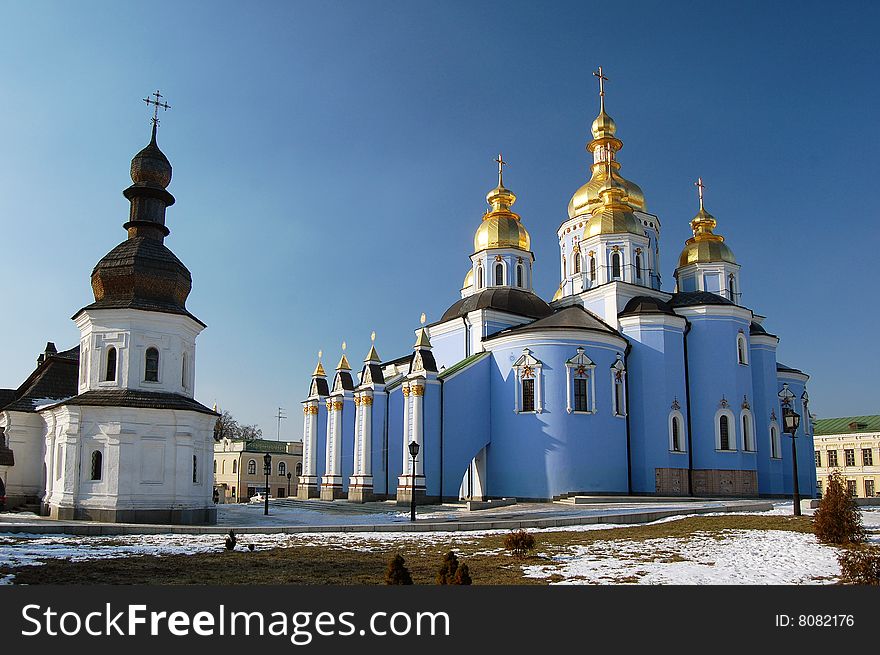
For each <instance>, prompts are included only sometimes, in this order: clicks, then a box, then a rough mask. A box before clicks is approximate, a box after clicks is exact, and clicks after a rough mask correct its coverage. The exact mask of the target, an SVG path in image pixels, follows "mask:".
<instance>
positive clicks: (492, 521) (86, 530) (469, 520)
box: [0, 497, 773, 535]
mask: <svg viewBox="0 0 880 655" xmlns="http://www.w3.org/2000/svg"><path fill="white" fill-rule="evenodd" d="M402 509H405V508H399V507H397V506H396V505H395V504H394V503H393V502H387V503H384V502H377V503H364V504H355V503H347V502H341V501H336V502H330V501H296V500H276V501H273V502H271V503H270V506H269V516H264V515H263V506H262V505H219V506H218V519H217V524H216V525H210V526H192V525H146V524H132V523H98V522H94V521H55V520H51V519H47V518H43V517H39V516H36V515H34V514H25V513H21V514H16V513H10V512H7V513H0V534H4V533H5V534H9V533H18V534H78V535H124V534H223V533H226V532H228V531H229V529H230V528H234V529H235V531H236V532H238V533H241V534H271V533H294V532H413V531H415V532H431V531H442V532H446V531H459V530H515V529H519V528H554V527H563V526H570V525H584V524H591V523H624V524H629V523H649V522H651V521H656V520H658V519H662V518H667V517H670V516H679V515H684V514H708V513H715V512H763V511H768V510H770V509H773V502H771V501H768V500H730V499H725V500H721V499H706V498H702V499H689V498H685V499H682V498H679V499H668V498H664V499H646V498H643V497H640V498H619V499H616V501H615V502H608V499H607V498H603V499H602V500H601V502H596V503H584V504H577V505H574V504H563V503H521V504H517V505H509V506H505V507H497V508H491V509H486V510H480V511H475V512H468V511H466V510H465V508H464V506H463V505H462V504H452V503H449V504H444V505H429V506H421V507H419V508H418V520H417V521H416V522H415V523H412V522H410V520H409V513H408V512H406V511H401V510H402Z"/></svg>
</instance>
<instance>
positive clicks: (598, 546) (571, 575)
mask: <svg viewBox="0 0 880 655" xmlns="http://www.w3.org/2000/svg"><path fill="white" fill-rule="evenodd" d="M568 550H569V551H570V552H569V553H568V554H563V555H556V556H554V557H553V558H552V559H553V564H546V565H545V564H541V565H535V566H526V567H523V570H524V572H525V574H526V576H528V577H535V578H546V577H549V576H551V575H553V574H557V575H560V576H562V580H561V581H559V582H560V583H562V584H619V583H636V584H666V585H668V584H699V585H706V584H816V583H830V582H836V580H837V576H838V575H839V574H840V568H839V566H838V564H837V549H836V548H834V547H832V546H825V545H822V544H820V543H818V542H817V541H816V537H815V536H814V535H811V534H803V533H800V532H790V531H784V530H724V531H722V532H721V533H720V535H719V534H718V533H716V534H712V535H710V534H706V533H696V534H695V535H693V536H691V537H688V538H677V539H672V538H662V539H646V540H643V541H629V540H613V541H598V542H594V543H592V544H590V545H589V546H573V547H570V548H569V549H568Z"/></svg>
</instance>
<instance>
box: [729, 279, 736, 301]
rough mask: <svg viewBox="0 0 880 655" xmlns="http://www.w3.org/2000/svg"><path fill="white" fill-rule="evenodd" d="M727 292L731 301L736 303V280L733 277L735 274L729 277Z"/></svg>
mask: <svg viewBox="0 0 880 655" xmlns="http://www.w3.org/2000/svg"><path fill="white" fill-rule="evenodd" d="M727 292H728V294H729V296H730V300H732V301H734V302H736V278H735V277H734V276H733V273H731V274H730V275H728V276H727Z"/></svg>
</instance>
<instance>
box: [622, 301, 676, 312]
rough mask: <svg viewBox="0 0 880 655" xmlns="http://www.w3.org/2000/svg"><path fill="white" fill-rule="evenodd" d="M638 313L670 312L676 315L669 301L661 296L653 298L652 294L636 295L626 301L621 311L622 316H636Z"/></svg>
mask: <svg viewBox="0 0 880 655" xmlns="http://www.w3.org/2000/svg"><path fill="white" fill-rule="evenodd" d="M637 314H669V315H671V316H675V312H674V311H672V307H671V306H670V304H669V303H668V302H666V301H664V300H660V299H659V298H652V297H651V296H636V297H635V298H633V299H632V300H630V301H629V302H628V303H626V307H624V308H623V311H622V312H620V315H621V316H635V315H637Z"/></svg>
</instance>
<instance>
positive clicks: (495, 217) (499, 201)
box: [474, 184, 532, 252]
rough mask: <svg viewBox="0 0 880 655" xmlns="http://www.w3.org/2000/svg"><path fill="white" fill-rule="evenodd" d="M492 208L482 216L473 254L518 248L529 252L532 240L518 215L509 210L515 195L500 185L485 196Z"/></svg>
mask: <svg viewBox="0 0 880 655" xmlns="http://www.w3.org/2000/svg"><path fill="white" fill-rule="evenodd" d="M486 200H487V202H488V203H489V204H490V205H491V206H492V207H491V209H489V210H488V211H487V212H486V214H484V215H483V222H482V223H481V224H480V227H479V228H477V233H476V234H475V235H474V252H479V251H481V250H486V249H487V248H518V249H520V250H526V251H529V250H531V244H532V240H531V237H530V236H529V233H528V231H527V230H526V228H525V226H523V224H522V223H521V222H520V219H519V215H518V214H515V213H513V212H512V211H511V210H510V207H511V205H513V203H514V202H516V195H514V193H513V191H511V190H510V189H506V188H504V186H502V185H501V184H499V185H498V186H497V187H495V188H494V189H492V190H491V191H490V192H489V193H488V195H487V196H486Z"/></svg>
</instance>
